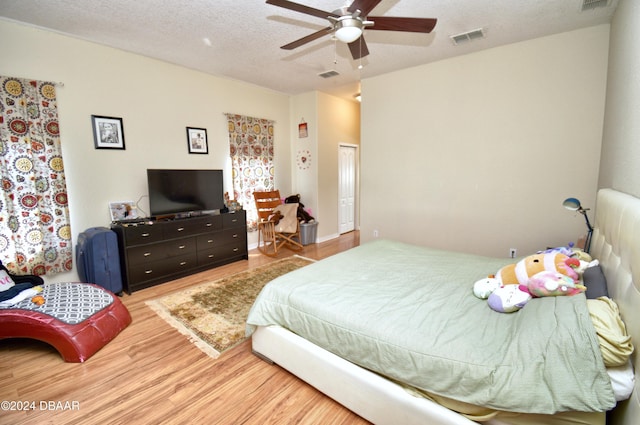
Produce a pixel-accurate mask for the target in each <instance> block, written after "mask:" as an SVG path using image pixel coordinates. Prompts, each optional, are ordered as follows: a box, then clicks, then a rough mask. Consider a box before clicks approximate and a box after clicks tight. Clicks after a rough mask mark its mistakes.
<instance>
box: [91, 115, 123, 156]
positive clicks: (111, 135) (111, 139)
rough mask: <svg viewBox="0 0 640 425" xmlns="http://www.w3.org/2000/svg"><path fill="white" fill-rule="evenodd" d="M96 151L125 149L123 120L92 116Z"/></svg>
mask: <svg viewBox="0 0 640 425" xmlns="http://www.w3.org/2000/svg"><path fill="white" fill-rule="evenodd" d="M91 123H92V125H93V144H94V146H95V148H96V149H124V130H123V129H122V118H116V117H102V116H99V115H91Z"/></svg>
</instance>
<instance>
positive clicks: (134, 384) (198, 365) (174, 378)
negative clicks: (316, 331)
mask: <svg viewBox="0 0 640 425" xmlns="http://www.w3.org/2000/svg"><path fill="white" fill-rule="evenodd" d="M357 245H359V234H358V232H351V233H348V234H345V235H342V236H340V237H339V238H336V239H333V240H330V241H328V242H324V243H321V244H313V245H307V246H305V247H304V250H303V251H302V252H301V253H300V254H301V255H304V256H307V257H310V258H314V259H321V258H325V257H328V256H330V255H333V254H335V253H338V252H340V251H343V250H346V249H349V248H351V247H354V246H357ZM292 254H293V253H292V252H291V251H289V250H286V249H284V250H282V252H281V253H280V254H279V257H278V258H284V257H286V256H289V255H292ZM270 261H273V260H272V259H271V258H268V257H265V256H263V255H261V254H259V253H258V252H257V251H255V250H253V251H250V253H249V260H248V261H239V262H236V263H233V264H229V265H226V266H222V267H219V268H217V269H213V270H209V271H205V272H202V273H198V274H195V275H191V276H188V277H185V278H182V279H178V280H174V281H172V282H168V283H165V284H162V285H158V286H155V287H152V288H148V289H144V290H142V291H138V292H134V293H133V294H132V295H124V296H123V297H122V298H121V299H122V301H123V302H124V304H125V305H126V306H127V308H128V309H129V311H130V312H131V315H132V317H133V322H132V324H131V325H130V326H129V327H128V328H126V329H125V330H123V331H122V332H121V333H120V334H119V335H118V336H117V337H116V338H115V339H114V340H113V341H112V342H110V343H109V344H108V345H107V346H105V347H104V348H103V349H101V350H100V351H98V352H97V353H96V354H95V355H94V356H93V357H91V358H90V359H88V360H87V361H86V362H84V363H64V362H63V361H62V358H61V357H60V356H59V355H58V353H57V352H56V351H55V350H54V349H53V348H52V347H50V346H48V345H47V344H44V343H40V342H37V341H30V340H3V341H0V401H3V400H4V401H9V402H14V403H10V404H9V405H7V404H6V403H3V404H2V409H0V424H83V425H85V424H96V425H97V424H100V425H102V424H132V425H136V424H161V423H162V424H183V423H184V424H187V423H188V424H293V423H295V424H366V423H368V422H366V421H365V420H364V419H362V418H360V417H359V416H357V415H355V414H354V413H352V412H350V411H349V410H347V409H345V408H344V407H342V406H341V405H339V404H338V403H336V402H334V401H333V400H331V399H330V398H328V397H326V396H324V395H323V394H322V393H320V392H318V391H317V390H315V389H314V388H313V387H311V386H309V385H307V384H306V383H304V382H302V381H301V380H299V379H298V378H296V377H294V376H293V375H291V374H289V373H288V372H286V371H285V370H284V369H282V368H280V367H279V366H276V365H270V364H268V363H266V362H264V361H262V360H260V359H259V358H257V357H256V356H254V355H253V354H252V353H251V342H250V340H248V341H246V342H244V343H242V344H240V345H238V346H237V347H235V348H233V349H231V350H229V351H227V352H225V353H224V354H223V355H222V356H221V357H220V358H218V359H212V358H210V357H208V356H207V355H205V354H204V353H202V352H201V351H200V350H199V349H198V348H196V347H195V346H194V345H193V344H191V343H190V342H189V341H188V339H187V338H186V337H185V336H183V335H182V334H180V333H179V332H178V331H176V330H175V329H174V328H172V327H171V326H170V325H168V324H167V323H166V322H165V321H164V320H162V319H161V318H160V317H158V316H157V315H156V314H155V313H154V312H153V311H152V310H151V309H150V308H149V307H148V306H147V305H146V304H145V301H147V300H150V299H154V298H158V297H160V296H162V295H165V294H168V293H170V292H173V291H176V290H179V289H181V288H184V287H188V286H191V285H197V284H200V283H203V282H206V281H210V280H214V279H218V278H220V277H222V276H225V275H228V274H233V273H237V272H240V271H243V270H246V269H248V268H253V267H256V266H260V265H262V264H265V263H267V262H270ZM49 402H53V404H51V403H49ZM7 406H8V407H13V408H16V407H22V408H25V409H26V410H25V411H8V410H6V409H7ZM33 407H35V409H32V408H33ZM65 408H66V410H65Z"/></svg>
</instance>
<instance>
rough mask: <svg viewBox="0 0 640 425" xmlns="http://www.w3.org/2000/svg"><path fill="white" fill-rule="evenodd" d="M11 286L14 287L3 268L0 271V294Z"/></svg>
mask: <svg viewBox="0 0 640 425" xmlns="http://www.w3.org/2000/svg"><path fill="white" fill-rule="evenodd" d="M13 285H15V282H14V281H13V279H11V276H9V273H7V272H6V270H4V267H3V268H2V269H0V292H4V291H7V290H9V288H12V287H13Z"/></svg>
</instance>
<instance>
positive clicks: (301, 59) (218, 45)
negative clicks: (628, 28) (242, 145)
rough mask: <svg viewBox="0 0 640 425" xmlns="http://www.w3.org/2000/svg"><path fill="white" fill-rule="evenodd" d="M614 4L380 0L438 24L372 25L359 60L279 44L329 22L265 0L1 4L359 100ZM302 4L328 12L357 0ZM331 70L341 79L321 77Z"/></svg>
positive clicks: (65, 26)
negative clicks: (375, 86) (456, 39)
mask: <svg viewBox="0 0 640 425" xmlns="http://www.w3.org/2000/svg"><path fill="white" fill-rule="evenodd" d="M617 1H618V0H609V1H608V5H607V6H606V7H603V8H597V9H593V10H589V11H586V12H582V11H581V9H582V3H583V0H529V1H525V0H382V2H381V3H380V4H379V5H378V6H377V7H376V8H375V9H374V10H373V11H372V12H371V15H372V16H403V17H423V18H438V23H437V25H436V27H435V30H434V31H433V32H432V33H431V34H415V33H406V32H390V31H372V30H365V38H366V40H367V45H368V47H369V52H370V54H369V56H366V57H365V58H363V59H362V60H361V61H354V60H353V59H351V55H350V53H349V50H348V48H347V46H346V45H344V44H342V43H340V42H335V41H333V40H332V39H331V37H330V36H325V37H323V38H321V39H318V40H316V41H314V42H311V43H309V44H307V45H305V46H302V47H300V48H298V49H295V50H292V51H287V50H282V49H280V46H282V45H284V44H287V43H289V42H291V41H294V40H297V39H298V38H301V37H303V36H306V35H308V34H310V33H313V32H315V31H318V30H320V29H322V28H324V27H327V26H328V25H329V22H328V21H326V20H324V19H320V18H316V17H313V16H309V15H304V14H301V13H296V12H292V11H289V10H286V9H283V8H280V7H276V6H272V5H268V4H266V3H265V1H264V0H182V1H179V0H108V1H105V0H0V17H4V18H5V19H9V20H13V21H20V22H24V23H27V24H29V25H34V26H37V27H42V28H47V29H50V30H53V31H56V32H59V33H62V34H67V35H70V36H72V37H77V38H81V39H84V40H88V41H93V42H96V43H100V44H104V45H107V46H112V47H116V48H119V49H122V50H127V51H130V52H134V53H138V54H141V55H144V56H149V57H152V58H157V59H161V60H164V61H167V62H171V63H174V64H179V65H183V66H185V67H188V68H193V69H197V70H200V71H203V72H206V73H210V74H213V75H217V76H224V77H229V78H232V79H235V80H241V81H245V82H248V83H251V84H255V85H258V86H262V87H266V88H270V89H273V90H276V91H279V92H283V93H288V94H298V93H304V92H309V91H313V90H319V91H323V92H327V93H330V94H334V95H337V96H342V97H346V98H352V96H353V94H355V93H356V92H357V91H358V90H359V81H360V80H361V79H365V78H368V77H373V76H376V75H380V74H384V73H388V72H391V71H395V70H398V69H403V68H408V67H413V66H417V65H421V64H425V63H428V62H433V61H437V60H441V59H445V58H449V57H453V56H458V55H463V54H467V53H471V52H474V51H478V50H483V49H487V48H491V47H496V46H500V45H505V44H510V43H515V42H519V41H523V40H527V39H532V38H537V37H541V36H545V35H550V34H555V33H560V32H565V31H571V30H574V29H578V28H584V27H588V26H592V25H598V24H602V23H607V22H610V20H611V17H612V15H613V12H614V10H615V7H616V5H617ZM297 2H299V3H302V4H304V5H307V6H311V7H314V8H316V9H321V10H325V11H333V10H335V9H338V8H339V7H342V6H345V5H346V4H349V3H350V1H346V2H345V1H344V0H335V1H329V0H300V1H297ZM478 28H483V29H484V32H485V34H486V37H485V38H483V39H479V40H474V41H472V42H468V43H462V44H459V45H457V46H456V45H454V43H453V42H452V41H451V39H450V36H451V35H455V34H459V33H462V32H466V31H471V30H475V29H478ZM204 39H208V40H209V41H210V43H209V44H210V45H207V43H205V41H204ZM6 41H7V40H3V42H6ZM359 65H362V69H359ZM327 70H336V71H338V73H339V75H338V76H336V77H333V78H328V79H323V78H320V77H319V76H318V74H319V73H321V72H324V71H327Z"/></svg>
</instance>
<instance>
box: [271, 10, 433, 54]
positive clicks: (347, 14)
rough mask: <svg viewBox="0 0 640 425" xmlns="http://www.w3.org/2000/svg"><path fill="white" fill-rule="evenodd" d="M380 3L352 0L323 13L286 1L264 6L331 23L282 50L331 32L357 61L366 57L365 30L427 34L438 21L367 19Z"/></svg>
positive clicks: (371, 17)
mask: <svg viewBox="0 0 640 425" xmlns="http://www.w3.org/2000/svg"><path fill="white" fill-rule="evenodd" d="M381 1H382V0H354V1H353V3H351V5H350V6H345V7H341V8H339V9H336V10H334V11H333V12H325V11H323V10H319V9H315V8H313V7H310V6H305V5H303V4H299V3H294V2H292V1H288V0H267V4H272V5H274V6H279V7H284V8H285V9H289V10H293V11H295V12H300V13H305V14H307V15H311V16H315V17H318V18H323V19H327V20H328V21H329V22H331V26H329V27H326V28H323V29H321V30H320V31H317V32H314V33H313V34H309V35H307V36H306V37H302V38H301V39H299V40H296V41H293V42H291V43H289V44H285V45H284V46H282V47H281V48H282V49H285V50H293V49H295V48H296V47H300V46H302V45H304V44H307V43H309V42H311V41H313V40H316V39H318V38H320V37H323V36H325V35H327V34H332V33H333V34H334V35H335V37H336V38H337V39H338V40H340V41H342V42H344V43H347V45H348V46H349V50H350V51H351V56H353V58H354V59H360V58H362V57H365V56H367V55H368V54H369V49H368V48H367V43H366V42H365V41H364V36H363V35H362V31H363V29H364V28H365V27H366V28H368V29H371V30H378V31H406V32H422V33H429V32H431V31H432V30H433V28H434V27H435V26H436V22H437V21H438V20H437V19H431V18H400V17H391V16H389V17H384V16H368V14H369V12H371V11H372V10H373V9H374V8H375V7H376V6H377V5H378V4H379V3H380V2H381Z"/></svg>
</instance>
